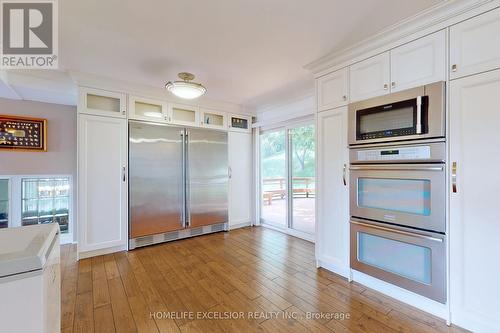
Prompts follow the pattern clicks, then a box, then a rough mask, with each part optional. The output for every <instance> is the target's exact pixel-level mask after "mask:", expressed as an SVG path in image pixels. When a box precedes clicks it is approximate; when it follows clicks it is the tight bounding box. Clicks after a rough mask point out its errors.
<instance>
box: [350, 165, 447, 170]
mask: <svg viewBox="0 0 500 333" xmlns="http://www.w3.org/2000/svg"><path fill="white" fill-rule="evenodd" d="M349 170H364V171H365V170H368V171H370V170H373V171H381V170H389V171H443V170H444V167H443V166H414V165H408V166H402V165H398V166H396V165H351V167H350V168H349Z"/></svg>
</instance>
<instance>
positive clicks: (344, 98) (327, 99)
mask: <svg viewBox="0 0 500 333" xmlns="http://www.w3.org/2000/svg"><path fill="white" fill-rule="evenodd" d="M348 75H349V70H348V68H347V67H346V68H343V69H341V70H338V71H335V72H333V73H330V74H327V75H325V76H322V77H320V78H319V79H318V81H317V86H316V87H317V97H318V111H325V110H328V109H333V108H336V107H339V106H344V105H347V103H349V100H348V94H347V92H348V89H349V85H348Z"/></svg>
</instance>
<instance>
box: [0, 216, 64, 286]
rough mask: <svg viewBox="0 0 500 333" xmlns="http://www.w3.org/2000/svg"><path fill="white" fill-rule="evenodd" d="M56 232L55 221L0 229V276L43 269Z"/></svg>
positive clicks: (57, 226) (56, 225) (57, 230)
mask: <svg viewBox="0 0 500 333" xmlns="http://www.w3.org/2000/svg"><path fill="white" fill-rule="evenodd" d="M58 233H59V225H58V224H56V223H51V224H39V225H32V226H25V227H18V228H7V229H0V278H2V277H5V276H10V275H15V274H20V273H24V272H30V271H36V270H41V269H43V267H44V265H45V262H46V259H47V256H48V252H49V250H50V248H51V245H52V242H53V240H54V237H55V236H56V235H57V234H58ZM55 245H57V246H59V244H55Z"/></svg>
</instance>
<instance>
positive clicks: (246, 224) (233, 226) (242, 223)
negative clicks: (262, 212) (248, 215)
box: [228, 221, 252, 230]
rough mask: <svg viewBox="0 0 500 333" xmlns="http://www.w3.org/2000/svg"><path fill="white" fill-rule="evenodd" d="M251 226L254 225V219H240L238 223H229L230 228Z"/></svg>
mask: <svg viewBox="0 0 500 333" xmlns="http://www.w3.org/2000/svg"><path fill="white" fill-rule="evenodd" d="M228 224H229V223H228ZM251 226H252V221H246V222H239V221H238V222H237V223H234V224H229V230H234V229H239V228H245V227H251Z"/></svg>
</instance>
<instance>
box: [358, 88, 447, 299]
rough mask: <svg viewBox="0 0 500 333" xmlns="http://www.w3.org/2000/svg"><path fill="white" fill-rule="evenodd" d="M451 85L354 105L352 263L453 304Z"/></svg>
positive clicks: (381, 277)
mask: <svg viewBox="0 0 500 333" xmlns="http://www.w3.org/2000/svg"><path fill="white" fill-rule="evenodd" d="M444 100H445V85H444V82H438V83H435V84H431V85H427V86H423V87H419V88H414V89H410V90H407V91H403V92H400V93H395V94H391V95H387V96H383V97H378V98H374V99H371V100H367V101H362V102H358V103H353V104H351V105H350V106H349V143H350V215H351V223H350V225H351V268H352V269H355V270H357V271H360V272H363V273H366V274H369V275H372V276H374V277H376V278H379V279H381V280H384V281H387V282H389V283H392V284H395V285H397V286H400V287H402V288H405V289H407V290H410V291H413V292H415V293H418V294H420V295H423V296H426V297H428V298H430V299H433V300H436V301H438V302H441V303H445V301H446V216H445V213H446V208H445V202H446V199H445V196H446V194H445V191H446V168H445V164H446V150H445V126H444V124H445V105H444Z"/></svg>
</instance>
